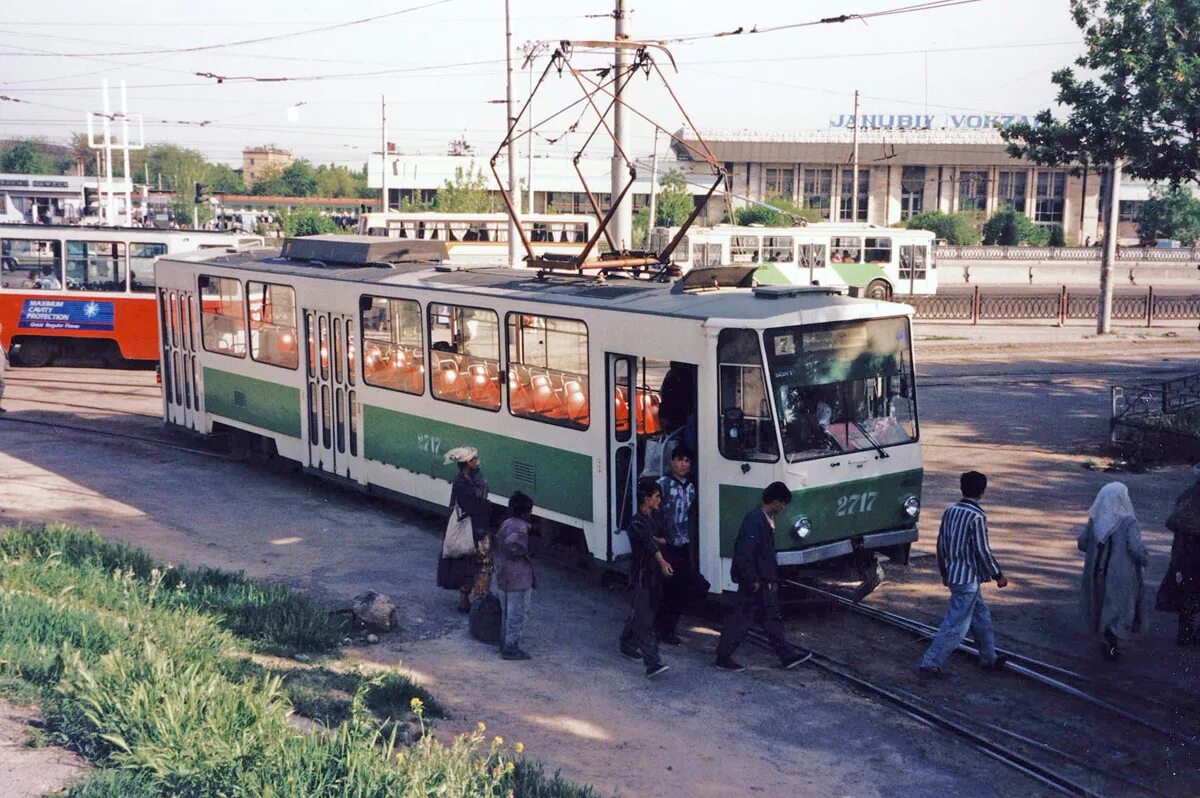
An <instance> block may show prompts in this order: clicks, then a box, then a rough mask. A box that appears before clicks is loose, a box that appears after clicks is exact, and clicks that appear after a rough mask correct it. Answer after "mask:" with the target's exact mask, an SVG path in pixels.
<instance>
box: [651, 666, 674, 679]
mask: <svg viewBox="0 0 1200 798" xmlns="http://www.w3.org/2000/svg"><path fill="white" fill-rule="evenodd" d="M668 670H669V668H668V667H667V666H666V665H662V664H659V665H653V666H651V667H648V668H646V678H647V679H653V678H654V677H655V676H661V675H662V674H664V673H666V672H667V671H668Z"/></svg>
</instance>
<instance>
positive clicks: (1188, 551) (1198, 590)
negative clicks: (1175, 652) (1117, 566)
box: [1155, 463, 1200, 646]
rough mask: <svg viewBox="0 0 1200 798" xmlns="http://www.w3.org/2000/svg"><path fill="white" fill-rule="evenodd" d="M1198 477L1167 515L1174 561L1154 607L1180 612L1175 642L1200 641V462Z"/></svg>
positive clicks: (1194, 470) (1181, 643) (1197, 465)
mask: <svg viewBox="0 0 1200 798" xmlns="http://www.w3.org/2000/svg"><path fill="white" fill-rule="evenodd" d="M1192 470H1193V472H1194V473H1195V475H1196V481H1195V482H1193V483H1192V486H1191V487H1190V488H1188V489H1187V490H1185V491H1184V492H1183V493H1181V494H1179V498H1178V499H1176V500H1175V511H1174V512H1173V513H1171V517H1170V518H1168V519H1167V529H1169V530H1171V532H1172V533H1173V534H1174V536H1175V537H1174V538H1173V539H1172V540H1171V564H1170V565H1169V566H1167V573H1166V576H1164V577H1163V581H1162V585H1161V586H1160V587H1159V589H1158V601H1157V603H1156V604H1155V607H1156V608H1157V609H1159V610H1162V611H1164V612H1177V613H1179V631H1178V632H1177V633H1176V635H1175V642H1176V643H1178V644H1179V645H1181V646H1192V645H1200V634H1197V632H1196V615H1197V614H1198V613H1200V463H1196V465H1194V466H1193V467H1192Z"/></svg>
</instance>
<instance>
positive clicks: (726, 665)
mask: <svg viewBox="0 0 1200 798" xmlns="http://www.w3.org/2000/svg"><path fill="white" fill-rule="evenodd" d="M717 667H718V668H720V669H721V670H723V671H729V672H730V673H741V672H742V671H744V670H746V666H745V665H743V664H742V663H740V662H738V661H737V660H735V659H734V658H733V657H725V658H724V659H718V660H717Z"/></svg>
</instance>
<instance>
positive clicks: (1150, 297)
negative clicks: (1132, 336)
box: [1146, 286, 1154, 327]
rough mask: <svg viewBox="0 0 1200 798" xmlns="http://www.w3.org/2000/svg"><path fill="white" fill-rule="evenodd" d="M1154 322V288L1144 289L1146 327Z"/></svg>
mask: <svg viewBox="0 0 1200 798" xmlns="http://www.w3.org/2000/svg"><path fill="white" fill-rule="evenodd" d="M1153 320H1154V286H1149V287H1147V288H1146V326H1147V327H1149V326H1150V322H1151V321H1153Z"/></svg>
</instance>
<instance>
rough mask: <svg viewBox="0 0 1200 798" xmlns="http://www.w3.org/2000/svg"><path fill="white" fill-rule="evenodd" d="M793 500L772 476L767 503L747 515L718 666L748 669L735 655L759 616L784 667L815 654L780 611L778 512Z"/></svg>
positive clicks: (737, 549) (735, 555)
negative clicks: (792, 636) (790, 631)
mask: <svg viewBox="0 0 1200 798" xmlns="http://www.w3.org/2000/svg"><path fill="white" fill-rule="evenodd" d="M791 503H792V492H791V490H789V489H788V486H787V485H785V484H783V483H782V482H772V483H771V484H770V485H768V486H767V489H766V490H764V491H763V494H762V505H761V506H759V507H756V508H754V509H753V510H751V511H750V512H749V513H747V514H746V517H745V518H743V519H742V527H741V529H740V530H738V536H737V542H736V543H735V544H734V549H733V571H732V576H733V580H734V581H735V582H737V584H738V592H737V597H736V598H735V599H734V604H733V607H732V608H730V610H729V614H728V615H727V616H726V618H725V625H724V627H722V629H721V642H719V643H718V644H717V667H718V668H723V669H724V670H727V671H743V670H745V669H746V666H745V665H742V664H741V663H739V662H737V661H735V660H734V658H733V652H734V651H736V650H737V647H738V646H739V645H741V642H742V640H743V639H744V638H745V637H746V632H747V631H749V629H750V624H751V623H753V621H754V620H755V619H756V618H757V619H758V620H759V622H760V623H761V624H762V627H763V631H764V632H766V633H767V638H768V639H769V640H770V641H771V647H772V648H773V649H775V653H776V654H777V655H778V656H779V661H780V664H782V665H783V667H784V668H794V667H796V666H797V665H799V664H800V663H802V662H806V661H807V660H808V659H809V658H810V657H812V652H811V651H806V650H804V649H802V648H800V647H798V646H796V645H795V644H794V643H792V641H790V640H788V638H787V633H786V632H785V631H784V629H783V616H782V614H781V613H780V611H779V568H778V565H777V564H776V562H775V516H777V515H779V513H781V512H783V508H784V507H787V506H788V505H789V504H791Z"/></svg>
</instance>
